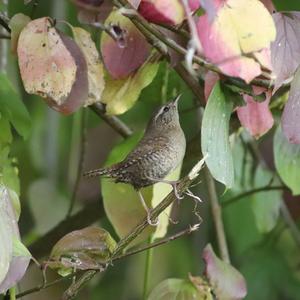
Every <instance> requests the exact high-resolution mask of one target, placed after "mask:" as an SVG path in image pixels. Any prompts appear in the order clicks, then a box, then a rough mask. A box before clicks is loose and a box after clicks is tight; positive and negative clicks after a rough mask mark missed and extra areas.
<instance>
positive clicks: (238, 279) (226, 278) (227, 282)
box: [202, 244, 247, 300]
mask: <svg viewBox="0 0 300 300" xmlns="http://www.w3.org/2000/svg"><path fill="white" fill-rule="evenodd" d="M202 256H203V259H204V262H205V264H206V266H205V275H206V276H207V278H208V281H209V283H210V284H211V286H212V289H213V292H214V294H215V295H216V297H217V299H222V300H240V299H244V297H245V296H246V294H247V287H246V282H245V279H244V277H243V276H242V275H241V273H239V272H238V271H237V270H236V269H235V268H234V267H232V266H231V265H230V264H228V263H226V262H224V261H222V260H221V259H219V258H218V257H217V256H216V254H215V253H214V251H213V249H212V246H211V245H210V244H208V245H207V246H206V247H205V248H204V250H203V254H202Z"/></svg>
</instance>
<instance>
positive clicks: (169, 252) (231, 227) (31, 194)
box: [0, 0, 300, 300]
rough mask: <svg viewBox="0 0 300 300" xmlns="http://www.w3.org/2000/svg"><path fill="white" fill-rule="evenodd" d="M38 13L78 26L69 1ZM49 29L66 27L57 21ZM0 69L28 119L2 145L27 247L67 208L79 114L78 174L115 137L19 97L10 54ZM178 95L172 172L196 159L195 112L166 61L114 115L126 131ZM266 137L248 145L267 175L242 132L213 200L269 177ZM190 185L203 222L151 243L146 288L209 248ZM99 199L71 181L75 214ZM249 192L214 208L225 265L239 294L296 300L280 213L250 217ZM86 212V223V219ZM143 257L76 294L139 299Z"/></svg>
mask: <svg viewBox="0 0 300 300" xmlns="http://www.w3.org/2000/svg"><path fill="white" fill-rule="evenodd" d="M33 2H34V1H33ZM274 4H275V5H276V7H277V8H278V9H279V10H297V9H298V10H300V4H299V3H298V2H297V1H293V0H290V1H280V0H275V1H274ZM32 5H33V3H31V4H29V5H27V6H25V5H24V3H23V1H20V0H10V1H9V7H8V14H9V16H13V15H14V14H15V13H19V12H22V13H24V14H27V15H31V14H32V10H33V6H32ZM40 16H51V17H53V18H56V19H58V20H60V19H63V20H67V21H68V22H70V23H71V24H72V25H79V23H78V21H77V16H76V9H75V6H74V5H73V4H72V3H71V2H70V1H59V0H56V1H44V0H40V1H39V3H38V5H37V6H36V8H34V17H35V18H37V17H40ZM59 27H61V28H62V29H63V30H66V28H65V26H64V25H62V24H60V25H59ZM93 35H94V36H95V37H96V39H99V34H98V32H97V31H94V32H93ZM7 71H8V75H9V78H10V79H11V81H12V82H13V83H14V85H15V87H16V88H17V90H18V92H19V93H20V94H21V95H22V98H23V101H24V104H25V105H26V107H27V109H28V111H29V114H30V117H31V123H32V124H31V131H30V135H29V137H28V138H27V139H26V140H25V141H24V139H23V138H22V137H20V136H18V135H17V134H15V132H14V141H13V143H12V146H11V157H14V159H16V160H17V163H18V168H19V178H20V185H21V187H20V189H21V204H22V213H21V219H20V223H19V227H20V230H21V234H22V237H23V241H24V243H25V244H26V245H27V246H28V247H29V249H31V248H30V247H31V245H32V244H34V242H35V241H36V240H37V239H39V237H41V236H43V235H44V234H46V233H47V232H48V231H49V230H51V229H52V228H53V227H55V226H56V225H57V224H58V223H59V222H61V221H62V220H63V219H64V217H65V215H66V213H67V210H68V207H69V202H70V198H71V195H72V191H73V186H74V181H75V177H76V172H77V167H78V159H79V155H80V154H79V148H80V147H79V145H80V135H81V121H82V115H83V114H86V118H87V138H86V149H85V157H84V170H87V169H91V168H94V167H97V166H101V165H103V163H104V161H105V159H106V158H107V156H108V154H109V153H110V151H111V150H112V149H113V148H114V146H115V145H117V144H118V143H119V142H120V141H121V140H122V138H121V137H120V136H118V134H116V133H115V132H114V131H113V130H112V129H111V128H110V127H109V126H108V125H107V124H106V123H104V122H103V121H102V120H101V119H100V118H99V117H98V116H97V115H96V114H95V113H94V112H92V111H91V110H88V109H84V110H83V109H81V110H80V111H78V112H76V113H75V114H73V115H70V116H62V115H60V114H58V113H57V112H55V111H53V110H51V109H50V108H48V106H47V105H46V104H45V103H44V102H43V101H42V100H41V99H40V98H39V97H37V96H32V95H28V94H26V93H25V92H24V89H23V87H22V84H21V81H20V78H19V71H18V67H17V62H16V58H15V57H14V56H12V55H10V56H9V62H8V70H7ZM178 92H180V93H182V99H181V101H180V118H181V124H182V127H183V130H184V132H185V134H186V138H187V141H188V142H189V151H188V152H187V155H186V159H185V161H184V165H183V170H182V174H186V173H187V171H188V170H189V168H190V167H191V166H192V165H193V164H194V163H195V162H196V161H197V159H199V153H200V132H199V122H198V118H199V116H198V109H197V108H195V103H194V101H193V95H192V93H191V91H190V90H189V89H188V88H187V87H186V86H185V84H184V83H183V82H182V80H181V79H180V78H179V77H178V75H177V74H176V73H175V72H174V71H173V70H172V69H171V68H169V66H168V65H167V64H166V63H160V67H159V72H158V75H157V76H156V78H155V79H154V81H153V82H152V83H151V84H150V85H149V86H148V87H147V88H145V89H144V90H143V91H142V94H141V95H140V97H139V101H138V102H137V103H136V104H135V106H134V107H133V108H132V109H130V110H129V111H128V112H126V113H125V114H124V115H121V116H120V118H121V119H122V120H123V121H124V122H125V123H126V124H128V126H129V127H131V128H132V129H133V130H134V131H140V130H141V129H143V128H144V127H145V125H146V123H147V121H148V120H149V118H150V116H151V114H152V112H153V110H154V109H155V108H156V107H157V106H159V105H160V104H161V103H162V102H163V101H166V100H168V99H169V98H170V97H172V96H174V94H176V93H178ZM275 113H276V112H275ZM273 133H274V132H270V133H269V134H267V135H266V136H264V137H263V138H262V139H260V140H259V141H258V144H259V145H258V146H259V149H260V150H261V153H262V155H263V156H264V157H265V159H266V161H267V163H269V161H271V163H270V164H269V165H268V168H269V170H270V171H267V173H268V175H266V174H263V175H259V174H258V173H259V172H260V171H257V170H258V167H257V165H255V161H252V159H253V157H252V156H251V154H250V151H249V147H250V146H249V144H250V141H248V140H247V139H248V138H249V137H248V136H245V137H244V141H243V142H238V143H237V144H236V147H235V150H234V151H235V155H234V160H235V161H234V164H235V169H236V172H237V174H239V175H237V181H238V182H239V183H238V185H237V187H236V188H235V189H233V190H232V191H229V192H227V193H226V194H224V195H223V196H221V195H222V194H223V192H224V190H223V187H221V186H220V187H219V195H220V196H221V203H222V202H226V200H228V199H229V198H231V197H232V196H234V195H237V194H239V193H241V192H243V191H245V190H248V189H250V188H253V187H255V188H257V187H261V186H264V185H265V184H267V182H264V181H262V178H264V180H267V181H268V180H269V179H270V178H269V177H272V169H273V168H274V166H273V165H272V158H271V159H270V155H271V153H272V136H273ZM0 134H1V133H0ZM120 155H121V154H120ZM245 161H247V164H245ZM253 174H256V175H255V176H260V178H259V179H258V183H253ZM200 181H201V182H200V184H199V185H197V186H196V187H194V191H195V193H197V194H199V195H200V196H201V198H202V199H203V200H204V201H203V203H202V204H201V206H200V207H199V210H200V214H201V216H202V218H203V223H202V225H201V227H200V230H199V231H197V232H196V233H193V234H192V235H190V236H186V237H183V238H181V239H179V240H176V241H174V242H172V243H169V244H166V245H163V246H160V247H158V248H155V250H154V256H153V267H152V273H151V277H150V288H153V287H154V286H156V285H157V284H159V283H160V282H161V281H162V280H163V279H166V278H183V279H184V278H188V274H189V273H191V274H193V275H200V274H201V273H202V270H203V262H202V259H201V253H202V249H203V247H204V246H205V244H207V242H208V241H209V242H211V243H212V244H213V245H215V233H214V228H213V224H212V221H211V216H210V211H209V209H208V201H207V197H206V189H205V184H204V180H203V179H202V178H201V180H200ZM254 181H255V179H254ZM276 193H277V194H276ZM264 194H265V195H264V196H263V195H262V194H260V197H262V196H263V197H266V198H267V197H269V196H270V195H268V193H264ZM99 195H100V185H99V180H98V179H95V180H91V181H86V180H81V182H80V186H79V190H78V193H77V195H76V208H75V212H76V211H78V210H79V209H80V208H81V207H84V206H86V205H88V204H90V203H97V202H99V197H100V196H99ZM255 197H256V195H255V194H252V195H249V196H247V197H244V198H241V199H239V200H237V201H235V202H233V203H231V204H227V205H224V222H225V227H226V228H225V230H226V233H227V237H228V243H229V249H230V254H231V257H232V263H233V265H234V266H235V267H236V268H237V269H238V270H240V271H241V273H242V274H243V275H244V276H245V277H246V281H247V284H248V296H247V298H246V299H249V300H253V299H255V300H271V299H272V300H285V299H286V300H297V299H299V295H300V269H299V264H300V255H299V241H298V244H297V243H296V241H295V239H294V238H293V236H292V235H291V232H290V230H289V229H288V228H287V227H286V224H285V223H284V221H283V220H282V219H281V218H280V219H279V221H278V222H276V224H275V226H274V228H273V229H272V230H271V231H269V230H268V229H266V228H265V227H263V226H264V225H261V223H259V222H257V216H256V215H255V209H262V210H263V209H265V208H266V209H267V210H268V209H269V208H268V207H262V208H257V206H255V204H253V203H255V201H256V199H255ZM274 197H275V198H276V197H278V192H275V194H273V195H272V196H271V198H272V199H271V201H273V200H274V199H273V198H274ZM298 200H299V199H298ZM285 201H286V202H287V203H288V205H289V207H291V208H292V211H293V217H294V218H295V219H296V220H299V216H300V206H299V205H297V204H296V199H295V198H293V197H292V196H291V195H290V194H288V193H285ZM264 203H267V202H264ZM266 205H267V204H266ZM272 205H273V203H272ZM193 207H194V202H193V201H191V200H190V199H187V198H186V199H184V200H183V201H182V202H181V203H180V205H176V206H175V208H174V210H173V214H172V216H173V218H174V219H175V220H179V223H178V224H177V225H170V228H169V233H168V234H169V235H171V234H172V233H176V232H178V231H180V230H181V229H183V228H186V227H187V225H188V224H190V223H192V220H193V219H195V218H196V217H195V216H194V214H192V213H191V211H192V210H193ZM100 215H101V217H100V219H99V221H98V223H99V224H100V225H101V227H103V228H106V229H107V230H108V231H109V232H110V233H111V234H112V236H113V237H114V238H115V239H117V236H116V234H115V232H114V230H113V228H112V226H111V225H110V223H109V221H108V220H107V218H106V216H105V214H104V212H103V207H102V205H101V204H99V216H100ZM86 218H87V219H88V218H89V215H87V216H86ZM263 218H264V215H263ZM87 224H88V220H87ZM258 224H260V225H258ZM259 226H260V227H259ZM261 226H262V227H261ZM265 226H268V224H267V225H265ZM52 246H53V245H52V244H46V245H44V247H46V249H48V252H47V253H50V251H51V248H52ZM35 250H36V249H35ZM36 251H38V250H36ZM32 254H33V255H35V252H34V251H33V253H32ZM145 256H146V254H145V253H140V254H138V255H135V256H133V257H130V258H127V259H124V260H121V261H118V262H116V263H115V264H114V267H112V268H109V269H108V270H107V271H106V272H104V273H101V274H98V275H97V276H96V277H95V278H94V279H93V280H92V282H91V283H90V284H89V285H88V286H87V287H86V288H84V289H83V290H82V291H81V292H80V295H79V296H78V299H85V300H87V299H91V300H94V299H95V300H96V299H120V300H125V299H130V300H134V299H141V295H142V288H143V275H141V274H143V272H144V268H145ZM54 278H56V275H55V274H54V272H52V271H49V280H51V279H54ZM40 280H41V274H40V271H39V270H37V268H36V266H31V268H30V269H29V271H28V272H27V274H26V276H25V278H24V279H23V280H22V282H21V283H20V285H19V287H20V289H21V290H26V289H28V288H31V287H33V286H36V285H37V283H39V282H40ZM68 283H69V282H63V283H61V284H57V285H55V286H53V287H51V288H49V289H46V290H42V291H40V292H39V293H36V294H32V295H29V296H28V297H27V298H24V299H30V300H35V299H51V300H52V299H59V297H60V295H61V293H62V291H63V290H65V289H66V287H67V286H68ZM0 298H1V296H0Z"/></svg>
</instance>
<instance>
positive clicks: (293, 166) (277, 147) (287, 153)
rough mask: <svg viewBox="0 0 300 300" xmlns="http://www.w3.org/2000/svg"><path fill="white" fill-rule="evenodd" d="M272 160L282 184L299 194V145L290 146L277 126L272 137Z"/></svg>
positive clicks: (294, 193)
mask: <svg viewBox="0 0 300 300" xmlns="http://www.w3.org/2000/svg"><path fill="white" fill-rule="evenodd" d="M273 150H274V159H275V166H276V169H277V172H278V174H279V176H280V177H281V179H282V180H283V182H284V183H285V184H286V185H287V186H288V187H289V188H290V189H291V190H292V193H293V195H299V194H300V184H299V182H300V172H299V170H300V145H295V144H290V143H289V142H288V140H287V139H286V137H285V136H284V135H283V133H282V131H281V126H278V128H277V130H276V132H275V136H274V148H273Z"/></svg>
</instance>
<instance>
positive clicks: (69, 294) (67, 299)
mask: <svg viewBox="0 0 300 300" xmlns="http://www.w3.org/2000/svg"><path fill="white" fill-rule="evenodd" d="M203 164H204V159H202V160H200V161H199V162H198V163H197V164H196V165H195V166H194V168H193V169H192V170H191V171H190V173H189V174H188V175H187V176H186V177H184V178H183V179H181V180H180V182H179V184H178V186H177V190H178V192H179V193H180V194H182V193H184V192H185V191H186V190H187V189H188V188H189V186H190V185H191V184H192V182H193V181H194V180H195V179H196V178H197V176H198V174H199V172H200V170H201V168H202V166H203ZM176 199H177V198H176V196H175V194H174V191H172V192H171V193H169V194H168V195H167V196H166V197H165V198H164V199H163V200H162V201H161V202H160V203H159V204H158V205H157V206H156V207H155V208H154V209H153V210H152V211H151V213H150V219H151V220H155V219H157V218H158V216H159V215H160V214H161V213H162V212H163V211H164V210H165V209H166V208H167V207H168V206H169V205H171V204H172V203H173V202H174V201H175V200H176ZM148 226H149V223H148V219H147V217H145V218H144V220H143V221H142V222H141V223H140V224H138V225H137V226H136V227H135V228H134V229H133V230H132V231H131V232H130V233H129V234H128V235H127V236H126V237H124V238H123V239H121V240H120V241H119V242H118V244H117V246H116V249H115V250H114V252H113V253H112V255H111V257H110V262H113V261H114V260H117V259H120V258H121V257H125V256H126V255H125V254H122V253H123V251H124V250H125V249H126V248H127V246H129V244H130V243H131V242H132V241H133V240H134V239H135V238H136V237H137V236H138V235H139V234H140V233H141V232H142V231H143V230H144V229H145V228H146V227H148ZM197 228H198V226H197V227H196V228H194V230H196V229H197ZM192 229H193V227H192ZM194 230H192V231H194ZM190 231H191V229H190ZM190 231H189V232H190ZM179 236H181V235H179ZM134 253H135V252H133V253H132V254H134ZM97 272H98V271H97V270H94V271H93V272H90V273H88V274H87V275H86V276H85V275H83V276H82V277H81V278H80V279H79V280H78V282H77V283H75V284H73V285H71V287H70V288H69V289H68V290H70V291H68V290H67V291H66V293H65V294H64V296H63V300H71V299H73V298H74V296H75V295H76V294H77V293H78V291H79V289H81V287H82V286H83V284H85V283H87V282H88V281H89V280H90V279H92V277H94V275H95V274H96V273H97ZM87 279H88V280H87Z"/></svg>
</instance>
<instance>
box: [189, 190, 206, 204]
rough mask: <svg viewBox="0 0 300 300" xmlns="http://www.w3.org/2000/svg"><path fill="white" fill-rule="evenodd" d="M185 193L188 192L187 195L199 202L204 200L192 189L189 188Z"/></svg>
mask: <svg viewBox="0 0 300 300" xmlns="http://www.w3.org/2000/svg"><path fill="white" fill-rule="evenodd" d="M185 194H186V195H187V196H190V197H191V198H193V199H195V200H197V201H198V202H202V200H201V198H200V197H198V196H196V195H195V194H194V193H193V192H192V191H191V190H190V189H187V190H186V191H185Z"/></svg>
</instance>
